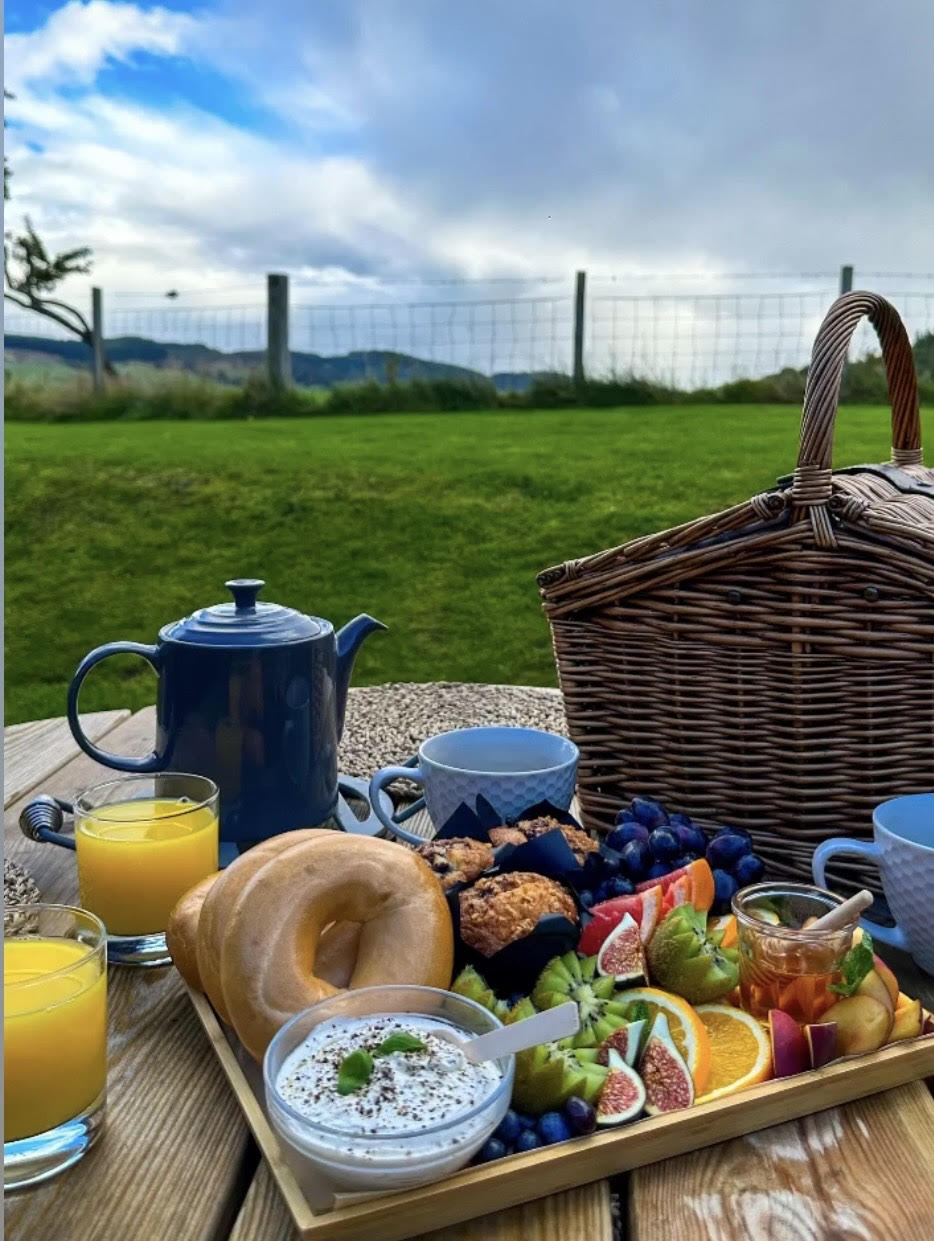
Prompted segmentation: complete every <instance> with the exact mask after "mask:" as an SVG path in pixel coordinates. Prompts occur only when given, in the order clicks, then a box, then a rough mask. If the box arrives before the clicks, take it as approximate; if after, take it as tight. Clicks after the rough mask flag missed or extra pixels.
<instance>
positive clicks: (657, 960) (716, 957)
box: [646, 905, 739, 1004]
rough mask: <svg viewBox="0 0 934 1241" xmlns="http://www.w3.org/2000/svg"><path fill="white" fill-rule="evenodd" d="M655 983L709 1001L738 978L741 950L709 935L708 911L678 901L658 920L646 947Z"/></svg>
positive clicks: (690, 999) (698, 1000) (686, 996)
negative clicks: (723, 944)
mask: <svg viewBox="0 0 934 1241" xmlns="http://www.w3.org/2000/svg"><path fill="white" fill-rule="evenodd" d="M646 959H647V961H648V966H649V975H650V977H651V979H652V985H653V986H656V987H663V988H664V989H665V990H666V991H673V992H674V993H675V995H680V996H682V998H683V999H685V1000H687V1001H688V1002H689V1003H690V1004H708V1003H710V1002H712V1001H713V1000H718V999H720V997H721V996H724V995H726V994H727V993H728V992H730V991H732V990H733V988H734V987H735V986H736V985H737V983H738V982H739V953H738V952H737V951H736V949H735V948H721V947H720V945H719V943H717V942H716V941H715V940H713V939H710V938H708V935H707V915H706V914H705V913H701V911H700V910H698V909H695V908H694V906H693V905H677V906H676V907H675V908H674V909H673V910H672V911H671V912H670V913H669V914H668V915H667V916H666V917H665V918H664V920H663V921H662V922H661V923H660V924H659V926H658V928H657V929H656V931H655V934H654V935H653V936H652V938H651V940H650V941H649V946H648V949H647V950H646Z"/></svg>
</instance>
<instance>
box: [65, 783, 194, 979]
mask: <svg viewBox="0 0 934 1241" xmlns="http://www.w3.org/2000/svg"><path fill="white" fill-rule="evenodd" d="M217 807H218V789H217V785H216V784H215V783H214V782H213V780H209V779H207V777H205V776H194V775H186V774H184V773H181V772H171V771H168V772H159V773H158V774H156V775H147V776H123V777H121V778H120V779H117V780H109V781H107V783H106V784H97V785H95V786H94V787H93V788H90V789H87V790H86V791H85V792H83V793H81V794H79V796H78V797H77V798H76V799H75V803H74V817H75V847H76V849H77V853H78V887H79V890H80V893H81V904H82V905H83V906H84V907H85V908H87V909H90V910H93V912H94V913H95V914H97V916H98V917H99V918H100V919H101V921H102V922H103V923H104V925H105V926H106V928H107V941H108V946H107V956H108V959H109V960H110V961H111V962H113V963H114V964H118V965H165V964H167V963H168V962H169V960H170V959H171V958H170V957H169V954H168V952H167V950H166V946H165V928H166V926H167V924H168V918H169V914H170V913H171V911H172V907H173V906H174V904H175V903H176V901H177V900H178V898H179V897H180V896H182V895H183V893H185V892H187V891H188V889H189V888H190V887H191V886H192V885H193V884H195V883H197V882H198V881H199V880H200V879H204V878H205V877H206V876H207V875H210V874H211V873H212V871H215V870H217V861H218V810H217Z"/></svg>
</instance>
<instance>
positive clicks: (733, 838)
mask: <svg viewBox="0 0 934 1241" xmlns="http://www.w3.org/2000/svg"><path fill="white" fill-rule="evenodd" d="M751 848H752V846H751V845H750V843H749V842H748V841H747V840H744V839H743V837H742V836H738V835H736V834H735V833H733V832H724V833H723V834H722V835H719V836H714V838H713V840H712V841H711V842H710V844H709V845H708V846H707V861H708V862H709V863H710V865H711V866H712V867H714V868H716V867H719V868H720V869H721V870H727V869H728V868H731V867H732V866H733V865H734V864H735V863H736V862H738V861H739V859H740V858H741V857H742V856H743V854H744V853H749V852H751Z"/></svg>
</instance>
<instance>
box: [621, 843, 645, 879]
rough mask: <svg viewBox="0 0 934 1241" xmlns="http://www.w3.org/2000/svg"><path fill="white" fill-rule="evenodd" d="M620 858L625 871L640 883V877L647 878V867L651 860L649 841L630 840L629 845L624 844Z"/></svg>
mask: <svg viewBox="0 0 934 1241" xmlns="http://www.w3.org/2000/svg"><path fill="white" fill-rule="evenodd" d="M619 860H620V863H621V866H622V870H623V873H624V874H625V875H628V877H629V878H630V879H632V880H634V882H636V883H638V882H639V880H640V879H644V878H645V871H646V867H647V866H648V865H649V862H650V861H651V855H650V854H649V845H648V841H645V840H630V841H629V843H628V844H627V845H624V846H623V851H622V853H621V854H620V857H619Z"/></svg>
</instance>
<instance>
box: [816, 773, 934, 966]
mask: <svg viewBox="0 0 934 1241" xmlns="http://www.w3.org/2000/svg"><path fill="white" fill-rule="evenodd" d="M872 828H873V839H872V840H871V841H869V840H851V839H849V838H848V837H845V836H837V837H834V839H833V840H825V841H824V843H823V844H822V845H819V846H818V847H817V849H815V851H814V859H813V861H812V863H811V868H812V870H813V872H814V882H815V883H816V884H818V885H819V886H820V887H822V888H824V887H826V886H827V884H826V882H825V879H824V872H825V870H826V867H827V863H828V862H829V861H830V859H831V858H832V857H834V856H835V855H836V854H848V855H850V856H852V857H861V858H867V859H868V860H869V861H871V862H873V863H875V865H876V866H878V868H879V873H880V875H881V876H882V890H883V892H884V893H885V899H886V900H887V901H888V904H889V909H891V911H892V916H893V917H894V919H895V923H896V925H895V926H894V927H887V926H879V925H878V923H875V922H870V921H869V920H868V919H866V918H860V925H861V926H862V927H863V928H864V929H865V930H866V931H868V932H869V934H870V935H872V937H873V938H874V939H877V940H880V941H881V942H882V943H883V944H889V945H890V946H891V947H893V948H901V949H902V950H903V951H904V952H909V953H911V955H912V957H913V958H914V960H915V961H916V962H917V964H918V965H920V966H921V968H922V969H923V970H926V971H927V972H928V973H929V974H934V917H932V914H931V900H932V897H934V793H914V794H912V795H909V796H907V797H894V798H893V799H892V800H891V801H884V802H883V803H882V804H881V805H880V806H876V808H875V810H874V811H873V814H872Z"/></svg>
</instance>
